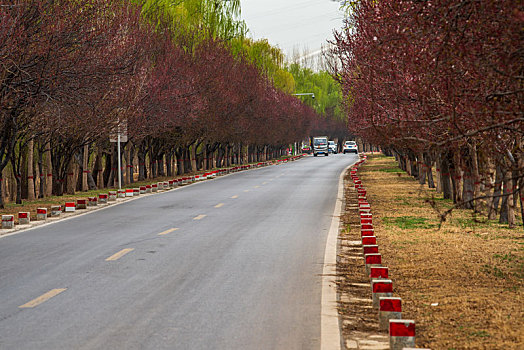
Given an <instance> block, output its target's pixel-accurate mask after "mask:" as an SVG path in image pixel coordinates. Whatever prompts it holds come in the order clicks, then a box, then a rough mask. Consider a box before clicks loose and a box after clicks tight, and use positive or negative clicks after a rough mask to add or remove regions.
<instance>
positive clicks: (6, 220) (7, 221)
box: [2, 215, 15, 230]
mask: <svg viewBox="0 0 524 350" xmlns="http://www.w3.org/2000/svg"><path fill="white" fill-rule="evenodd" d="M12 228H15V216H14V215H2V229H5V230H10V229H12Z"/></svg>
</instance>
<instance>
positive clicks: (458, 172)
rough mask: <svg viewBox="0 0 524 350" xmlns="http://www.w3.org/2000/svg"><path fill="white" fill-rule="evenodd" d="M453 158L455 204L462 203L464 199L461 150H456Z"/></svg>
mask: <svg viewBox="0 0 524 350" xmlns="http://www.w3.org/2000/svg"><path fill="white" fill-rule="evenodd" d="M452 159H453V160H452V162H453V163H451V164H452V165H453V167H452V168H451V170H452V174H453V177H452V182H453V202H454V203H455V204H460V203H462V201H463V197H462V186H461V185H462V169H461V159H460V154H459V152H454V153H453V158H452Z"/></svg>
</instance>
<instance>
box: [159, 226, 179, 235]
mask: <svg viewBox="0 0 524 350" xmlns="http://www.w3.org/2000/svg"><path fill="white" fill-rule="evenodd" d="M176 230H178V227H173V228H170V229H169V230H165V231H163V232H160V233H159V234H158V235H159V236H163V235H167V234H168V233H171V232H173V231H176Z"/></svg>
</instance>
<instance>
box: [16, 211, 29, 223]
mask: <svg viewBox="0 0 524 350" xmlns="http://www.w3.org/2000/svg"><path fill="white" fill-rule="evenodd" d="M30 223H31V213H30V212H27V211H21V212H19V213H18V224H20V225H28V224H30Z"/></svg>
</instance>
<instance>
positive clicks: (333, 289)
mask: <svg viewBox="0 0 524 350" xmlns="http://www.w3.org/2000/svg"><path fill="white" fill-rule="evenodd" d="M352 166H353V164H351V165H348V166H347V167H346V168H345V169H344V170H343V171H342V173H341V174H340V176H339V179H338V193H337V200H336V203H335V211H334V213H333V218H332V219H331V226H330V228H329V232H328V236H327V240H326V249H325V252H324V264H323V269H322V306H321V311H320V313H321V314H320V349H321V350H338V349H341V347H342V344H341V343H342V342H343V339H342V337H341V333H340V322H339V315H338V309H337V306H338V291H337V285H336V279H337V247H338V235H339V231H340V216H341V214H342V203H343V201H344V176H345V174H346V172H347V170H348V169H349V168H350V167H352Z"/></svg>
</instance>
